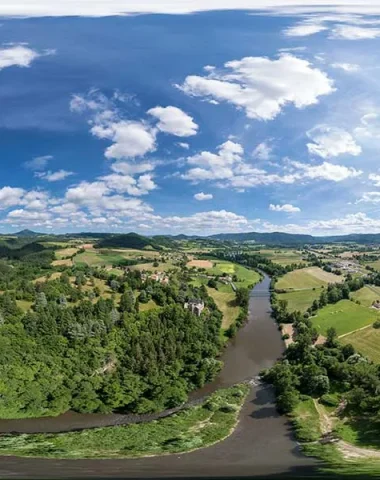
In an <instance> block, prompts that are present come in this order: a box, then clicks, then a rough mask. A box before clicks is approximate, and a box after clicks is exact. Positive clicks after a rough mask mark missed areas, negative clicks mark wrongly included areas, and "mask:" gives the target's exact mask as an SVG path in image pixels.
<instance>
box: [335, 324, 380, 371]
mask: <svg viewBox="0 0 380 480" xmlns="http://www.w3.org/2000/svg"><path fill="white" fill-rule="evenodd" d="M341 342H342V343H345V344H347V343H351V344H352V345H353V346H354V348H355V350H356V351H358V352H359V353H361V354H362V355H365V356H366V357H368V358H369V359H370V360H372V361H374V362H376V363H380V329H379V328H378V329H376V328H373V327H368V328H366V329H365V330H360V331H358V332H354V333H351V334H350V335H347V336H345V337H343V338H342V339H341Z"/></svg>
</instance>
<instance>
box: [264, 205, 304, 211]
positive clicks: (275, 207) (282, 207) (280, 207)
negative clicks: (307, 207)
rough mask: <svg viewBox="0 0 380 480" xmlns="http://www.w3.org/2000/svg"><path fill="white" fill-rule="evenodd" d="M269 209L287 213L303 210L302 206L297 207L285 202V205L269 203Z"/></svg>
mask: <svg viewBox="0 0 380 480" xmlns="http://www.w3.org/2000/svg"><path fill="white" fill-rule="evenodd" d="M269 210H271V211H272V212H285V213H297V212H300V211H301V209H300V208H298V207H295V206H293V205H291V204H290V203H285V204H283V205H273V203H271V204H270V205H269Z"/></svg>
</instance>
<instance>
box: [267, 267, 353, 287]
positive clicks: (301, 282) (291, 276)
mask: <svg viewBox="0 0 380 480" xmlns="http://www.w3.org/2000/svg"><path fill="white" fill-rule="evenodd" d="M343 280H344V277H343V276H342V275H334V274H333V273H329V272H325V271H324V270H322V269H321V268H319V267H307V268H301V269H299V270H293V271H292V272H289V273H287V274H286V275H284V276H283V277H281V278H279V280H278V282H277V283H276V288H277V289H280V290H302V289H309V288H320V287H322V286H326V285H328V284H329V283H341V282H343Z"/></svg>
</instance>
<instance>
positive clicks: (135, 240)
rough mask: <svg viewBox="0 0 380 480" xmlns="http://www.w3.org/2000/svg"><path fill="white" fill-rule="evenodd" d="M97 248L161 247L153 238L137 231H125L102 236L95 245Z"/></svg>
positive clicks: (141, 248) (156, 248) (140, 248)
mask: <svg viewBox="0 0 380 480" xmlns="http://www.w3.org/2000/svg"><path fill="white" fill-rule="evenodd" d="M96 247H97V248H135V249H137V250H143V249H144V248H153V249H155V250H160V249H161V248H162V247H161V245H159V244H158V243H157V242H156V241H155V240H154V239H152V238H148V237H144V236H142V235H138V234H137V233H126V234H117V235H110V236H108V237H105V238H102V239H101V240H100V241H99V242H98V243H97V245H96Z"/></svg>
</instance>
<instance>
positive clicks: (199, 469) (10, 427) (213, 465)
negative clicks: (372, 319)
mask: <svg viewBox="0 0 380 480" xmlns="http://www.w3.org/2000/svg"><path fill="white" fill-rule="evenodd" d="M269 284H270V279H269V277H268V276H266V275H264V277H263V279H262V280H261V282H260V283H258V284H257V285H256V286H255V287H254V289H253V290H252V291H251V295H250V303H249V312H250V313H249V320H248V322H247V323H246V325H244V326H243V327H242V328H241V329H240V330H239V332H238V333H237V335H236V337H235V338H234V339H233V340H232V341H231V343H230V344H229V345H228V347H227V348H226V349H225V351H224V353H223V355H222V360H223V362H224V367H223V369H222V371H221V373H220V374H219V376H218V377H217V379H216V380H215V381H214V382H212V383H210V384H208V385H206V386H205V387H204V388H202V389H200V390H198V391H197V392H194V393H193V394H192V395H191V399H192V400H196V399H199V398H202V397H203V396H204V395H207V394H209V393H211V392H213V391H215V390H216V389H218V388H220V387H227V386H230V385H233V384H235V383H239V382H241V381H244V380H247V379H250V378H253V377H255V376H257V375H258V374H259V372H260V371H261V370H262V369H263V368H267V367H269V366H271V365H273V363H274V362H275V361H276V360H277V359H278V358H279V357H280V356H281V354H282V352H283V349H284V344H283V341H282V340H281V335H280V332H279V331H278V328H277V325H276V323H275V322H274V321H273V319H272V318H271V316H270V299H269ZM132 421H136V418H133V417H131V416H128V415H127V416H126V415H117V414H116V415H115V414H110V415H101V414H75V413H66V414H63V415H60V416H58V417H45V418H33V419H17V420H0V432H2V433H5V432H58V431H68V430H75V429H83V428H91V427H95V426H106V425H117V424H124V423H130V422H132ZM317 465H318V463H317V461H316V460H314V459H311V458H307V457H305V456H303V455H302V454H301V453H300V451H299V447H298V445H297V443H296V442H295V440H294V438H293V436H292V432H291V429H290V426H289V423H288V422H287V420H286V418H285V417H283V416H281V415H279V414H278V413H277V411H276V408H275V405H274V397H273V392H272V390H271V388H268V387H266V386H257V387H253V388H252V389H251V392H250V394H249V395H248V397H247V400H246V402H245V404H244V406H243V409H242V412H241V414H240V421H239V424H238V427H237V429H236V430H235V432H234V433H233V434H232V435H231V436H230V437H229V438H228V439H226V440H225V441H223V442H220V443H218V444H216V445H214V446H212V447H209V448H205V449H202V450H197V451H195V452H192V453H187V454H183V455H169V456H161V457H149V458H141V459H131V460H128V459H125V460H114V459H112V460H54V459H41V458H16V457H0V477H2V478H4V477H10V476H12V477H15V476H16V477H17V476H18V477H22V478H37V477H38V478H42V477H45V478H46V477H49V478H52V477H130V478H131V477H134V478H137V477H161V478H162V477H195V476H213V477H228V476H229V477H237V476H254V475H265V476H267V475H270V474H279V473H282V474H289V475H291V476H296V475H297V474H298V473H300V474H301V475H303V474H305V472H306V471H307V472H309V471H314V469H315V468H316V466H317Z"/></svg>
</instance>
